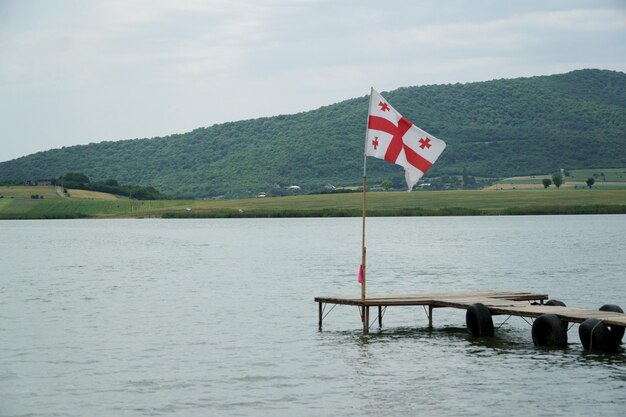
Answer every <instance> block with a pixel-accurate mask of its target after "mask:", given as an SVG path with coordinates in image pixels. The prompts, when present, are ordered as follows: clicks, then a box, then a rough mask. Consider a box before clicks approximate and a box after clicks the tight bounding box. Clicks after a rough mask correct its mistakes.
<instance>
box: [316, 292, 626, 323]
mask: <svg viewBox="0 0 626 417" xmlns="http://www.w3.org/2000/svg"><path fill="white" fill-rule="evenodd" d="M547 299H548V295H547V294H536V293H531V292H519V291H456V292H432V293H416V294H379V295H372V296H368V297H367V298H366V299H365V300H362V299H361V297H343V296H333V297H315V302H318V303H320V306H321V304H344V305H355V306H359V307H363V308H368V309H369V307H391V306H429V307H430V308H431V309H433V308H443V307H451V308H459V309H467V308H468V307H469V306H470V305H472V304H476V303H481V304H484V305H486V306H487V307H488V308H489V310H490V311H491V313H492V314H494V315H498V314H499V315H510V316H520V317H530V318H537V317H539V316H541V315H542V314H556V315H557V316H559V317H560V318H561V319H562V320H564V321H568V322H575V323H582V322H583V321H585V320H587V319H589V318H595V319H598V320H601V321H602V322H604V323H605V324H607V325H615V326H622V327H626V314H624V313H615V312H611V311H599V310H594V309H584V308H574V307H562V306H547V305H544V304H543V301H544V300H547ZM531 301H533V302H534V303H531ZM320 308H321V307H320ZM320 322H321V317H320Z"/></svg>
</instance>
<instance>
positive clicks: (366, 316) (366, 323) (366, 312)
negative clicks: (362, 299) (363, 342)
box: [363, 306, 370, 334]
mask: <svg viewBox="0 0 626 417" xmlns="http://www.w3.org/2000/svg"><path fill="white" fill-rule="evenodd" d="M369 331H370V308H369V306H363V334H368V333H369Z"/></svg>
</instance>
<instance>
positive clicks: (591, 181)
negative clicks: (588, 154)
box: [587, 177, 596, 188]
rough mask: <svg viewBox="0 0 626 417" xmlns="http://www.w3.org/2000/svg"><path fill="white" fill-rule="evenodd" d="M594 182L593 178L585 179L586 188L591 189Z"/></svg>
mask: <svg viewBox="0 0 626 417" xmlns="http://www.w3.org/2000/svg"><path fill="white" fill-rule="evenodd" d="M595 182H596V180H595V179H594V178H593V177H589V178H587V187H589V188H591V186H592V185H593V184H595Z"/></svg>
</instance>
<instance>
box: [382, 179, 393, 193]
mask: <svg viewBox="0 0 626 417" xmlns="http://www.w3.org/2000/svg"><path fill="white" fill-rule="evenodd" d="M392 185H393V184H392V183H391V181H383V182H381V183H380V186H381V187H382V188H383V190H385V191H389V189H390V188H391V186H392Z"/></svg>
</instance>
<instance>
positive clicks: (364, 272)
mask: <svg viewBox="0 0 626 417" xmlns="http://www.w3.org/2000/svg"><path fill="white" fill-rule="evenodd" d="M373 93H374V87H372V88H371V90H370V99H369V103H368V105H367V121H366V122H365V148H364V149H363V225H362V230H361V232H362V234H361V271H362V279H361V301H362V302H365V298H366V292H365V282H366V277H367V268H366V258H367V249H366V248H365V213H366V210H365V209H366V202H367V130H368V129H369V118H370V109H371V108H372V95H373ZM363 319H364V320H366V319H367V318H366V317H365V307H363ZM364 324H365V323H364Z"/></svg>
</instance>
